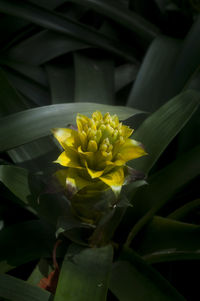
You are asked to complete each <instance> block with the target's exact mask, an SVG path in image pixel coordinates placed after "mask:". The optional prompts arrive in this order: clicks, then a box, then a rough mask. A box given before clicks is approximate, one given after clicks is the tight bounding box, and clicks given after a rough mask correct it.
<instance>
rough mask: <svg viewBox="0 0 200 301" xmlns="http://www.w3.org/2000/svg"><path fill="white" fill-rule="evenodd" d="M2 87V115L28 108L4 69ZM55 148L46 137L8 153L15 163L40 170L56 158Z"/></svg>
mask: <svg viewBox="0 0 200 301" xmlns="http://www.w3.org/2000/svg"><path fill="white" fill-rule="evenodd" d="M0 87H1V90H2V93H1V97H0V103H1V104H0V115H1V116H2V117H3V116H5V115H9V114H11V113H15V112H18V111H21V110H25V109H27V108H28V104H25V102H24V101H23V98H21V97H20V95H19V94H18V93H17V91H16V90H15V89H14V88H13V86H12V85H11V84H10V83H9V81H8V80H7V77H6V74H5V73H4V72H3V71H0ZM55 150H56V146H55V144H54V142H53V141H52V140H50V139H49V138H47V137H46V138H44V139H43V140H42V141H41V140H40V141H34V142H32V143H31V144H28V145H25V146H21V147H20V148H17V149H13V150H10V151H9V152H8V154H9V156H10V157H11V159H12V160H13V162H14V163H16V164H20V165H23V166H24V167H28V168H31V169H33V170H38V169H40V168H42V166H44V165H45V162H47V161H49V162H50V161H52V160H53V159H54V157H55Z"/></svg>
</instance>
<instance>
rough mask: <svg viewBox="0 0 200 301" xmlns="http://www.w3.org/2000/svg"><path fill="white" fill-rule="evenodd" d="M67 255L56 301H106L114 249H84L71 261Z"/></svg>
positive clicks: (107, 247) (108, 247) (109, 247)
mask: <svg viewBox="0 0 200 301" xmlns="http://www.w3.org/2000/svg"><path fill="white" fill-rule="evenodd" d="M69 256H70V254H66V256H65V259H64V262H63V265H62V268H61V273H60V277H59V281H58V287H57V290H56V294H55V301H58V300H59V301H65V300H68V301H102V300H106V295H107V290H108V279H109V273H110V269H111V262H112V247H111V246H110V245H109V246H106V247H102V248H92V249H83V250H82V251H80V252H79V253H78V254H76V255H74V256H73V257H72V258H71V259H70V257H69Z"/></svg>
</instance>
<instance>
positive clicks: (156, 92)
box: [128, 36, 182, 112]
mask: <svg viewBox="0 0 200 301" xmlns="http://www.w3.org/2000/svg"><path fill="white" fill-rule="evenodd" d="M181 45H182V44H181V42H180V41H178V40H175V39H171V38H168V37H163V36H161V37H158V38H156V39H155V40H154V41H153V42H152V44H151V46H150V47H149V49H148V51H147V54H146V56H145V58H144V61H143V63H142V66H141V68H140V70H139V73H138V75H137V78H136V81H135V83H134V85H133V88H132V91H131V93H130V96H129V99H128V106H131V107H134V108H140V109H141V110H146V111H150V112H154V111H155V110H156V109H158V108H159V107H160V106H161V105H162V104H164V103H165V102H166V101H167V100H169V99H170V98H171V97H173V96H175V95H176V94H172V93H171V85H172V80H171V77H172V73H173V69H174V64H175V62H176V60H177V56H178V54H179V52H180V49H181ZM177 93H179V91H178V92H177Z"/></svg>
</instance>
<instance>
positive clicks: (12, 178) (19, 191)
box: [0, 165, 31, 205]
mask: <svg viewBox="0 0 200 301" xmlns="http://www.w3.org/2000/svg"><path fill="white" fill-rule="evenodd" d="M0 181H1V182H2V183H3V184H4V185H5V186H6V187H7V188H8V189H9V190H10V191H11V192H12V193H13V194H14V195H16V196H17V197H18V198H19V199H20V200H21V201H23V203H24V205H28V200H27V198H28V196H30V194H31V193H30V190H29V184H28V171H27V170H26V169H23V168H19V167H16V166H10V165H1V166H0Z"/></svg>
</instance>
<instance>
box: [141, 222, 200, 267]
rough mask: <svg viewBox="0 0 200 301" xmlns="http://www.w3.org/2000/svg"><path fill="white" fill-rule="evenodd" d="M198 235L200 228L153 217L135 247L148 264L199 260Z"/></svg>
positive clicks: (199, 246) (199, 243)
mask: <svg viewBox="0 0 200 301" xmlns="http://www.w3.org/2000/svg"><path fill="white" fill-rule="evenodd" d="M199 234H200V226H197V225H192V224H187V223H183V222H178V221H174V220H171V219H168V218H163V217H160V216H155V217H154V218H153V219H152V221H151V222H150V223H149V224H148V225H147V226H146V227H145V228H144V229H143V231H142V232H141V234H140V236H139V240H137V246H135V247H136V250H137V252H139V254H140V255H141V256H143V258H144V259H145V260H146V261H147V262H148V263H157V262H165V261H173V260H187V259H190V260H191V259H200V252H199V251H200V241H199Z"/></svg>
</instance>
